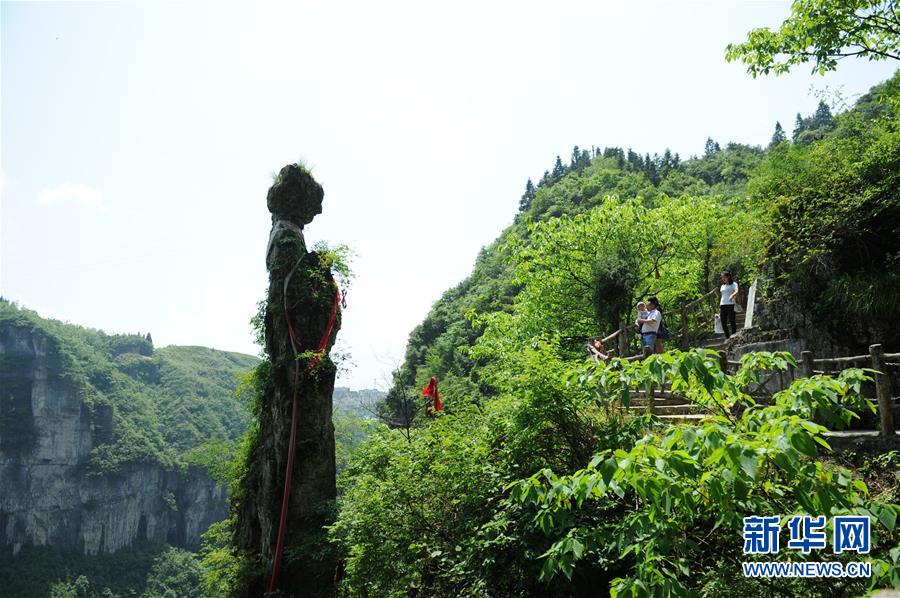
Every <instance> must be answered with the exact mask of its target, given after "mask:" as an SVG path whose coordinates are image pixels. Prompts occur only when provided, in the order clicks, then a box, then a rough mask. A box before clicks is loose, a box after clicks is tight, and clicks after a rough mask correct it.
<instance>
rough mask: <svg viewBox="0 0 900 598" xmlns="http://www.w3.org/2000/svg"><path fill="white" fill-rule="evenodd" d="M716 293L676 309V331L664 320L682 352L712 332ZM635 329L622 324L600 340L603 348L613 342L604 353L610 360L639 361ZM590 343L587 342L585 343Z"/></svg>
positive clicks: (708, 293)
mask: <svg viewBox="0 0 900 598" xmlns="http://www.w3.org/2000/svg"><path fill="white" fill-rule="evenodd" d="M718 292H719V288H718V287H716V288H714V289H712V290H710V291H709V292H707V293H706V294H704V295H702V296H701V297H698V298H697V299H694V300H692V301H689V302H687V303H685V304H683V305H681V307H679V308H678V311H677V312H674V313H678V314H679V315H680V318H681V319H680V321H679V322H678V326H677V328H676V327H674V326H673V325H672V320H671V319H667V318H665V317H664V318H663V321H664V322H665V324H666V327H667V328H668V329H669V332H670V334H671V335H672V338H671V339H670V340H676V341H677V342H678V347H679V348H680V349H682V350H686V349H689V348H690V347H692V346H694V345H696V344H697V343H698V342H699V341H700V340H702V337H703V335H705V334H709V333H710V332H712V331H713V325H714V323H715V318H716V313H718V305H719V303H718ZM637 332H638V327H637V326H635V325H634V324H626V323H625V322H622V323H621V324H620V325H619V329H618V330H616V331H615V332H613V333H611V334H608V335H607V336H605V337H603V338H602V339H601V340H602V341H603V344H604V345H608V344H609V343H612V342H613V341H615V346H612V347H608V348H607V353H608V354H609V355H610V356H613V357H623V358H625V357H627V358H634V357H639V356H640V354H641V345H640V335H639V334H637ZM585 340H589V339H585Z"/></svg>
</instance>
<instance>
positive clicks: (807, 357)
mask: <svg viewBox="0 0 900 598" xmlns="http://www.w3.org/2000/svg"><path fill="white" fill-rule="evenodd" d="M800 367H801V368H802V372H803V377H804V378H812V376H813V370H814V369H815V368H814V367H813V354H812V351H803V352H802V353H800Z"/></svg>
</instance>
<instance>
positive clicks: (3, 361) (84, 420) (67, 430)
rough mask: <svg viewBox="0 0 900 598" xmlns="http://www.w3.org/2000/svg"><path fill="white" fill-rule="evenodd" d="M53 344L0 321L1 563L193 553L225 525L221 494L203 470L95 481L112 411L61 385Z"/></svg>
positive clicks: (74, 385) (130, 471) (134, 468)
mask: <svg viewBox="0 0 900 598" xmlns="http://www.w3.org/2000/svg"><path fill="white" fill-rule="evenodd" d="M56 343H58V340H57V339H54V338H52V337H51V336H50V335H48V334H46V333H45V332H43V331H42V330H41V329H40V328H37V327H34V326H29V325H23V324H21V323H18V324H17V323H14V322H10V321H2V322H0V557H10V556H15V555H16V554H17V553H18V552H19V550H20V549H21V548H22V547H23V546H26V545H35V546H45V545H47V546H54V547H57V548H60V549H63V550H73V551H79V552H83V553H85V554H97V553H101V552H114V551H116V550H118V549H120V548H123V547H126V546H129V545H131V544H132V543H133V542H135V541H137V540H141V539H147V540H153V541H159V542H168V543H170V544H173V545H181V546H196V545H198V544H199V540H200V534H202V533H203V532H204V531H206V528H207V527H208V526H209V524H210V523H213V522H215V521H218V520H220V519H222V518H224V517H225V516H226V514H227V504H226V496H225V492H224V489H223V488H221V487H219V486H217V485H216V484H215V483H214V482H213V481H212V480H211V479H210V477H209V476H208V474H207V473H206V471H205V470H203V469H200V468H189V469H187V471H186V472H184V473H182V472H181V471H179V470H177V469H172V468H165V467H163V466H162V465H161V464H159V463H127V464H126V465H124V466H123V467H121V468H120V469H119V470H118V471H116V472H114V473H107V474H103V475H98V474H97V473H94V472H93V470H92V469H91V468H90V467H89V466H88V459H89V456H90V454H91V451H92V450H93V449H94V448H95V447H96V446H98V445H99V444H101V443H104V442H108V441H109V439H110V438H112V436H113V432H114V429H113V426H114V424H113V422H114V417H113V407H112V406H110V405H108V404H106V405H103V404H100V405H96V406H92V405H89V404H88V403H87V402H86V401H85V396H84V395H85V390H84V388H83V387H81V386H80V385H79V384H78V382H77V381H75V380H73V379H71V378H69V377H67V376H65V375H64V374H65V371H64V368H63V366H62V364H61V361H60V360H59V359H58V356H57V355H56V348H57V347H56V346H55V345H56Z"/></svg>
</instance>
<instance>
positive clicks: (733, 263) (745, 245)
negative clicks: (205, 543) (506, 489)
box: [382, 141, 762, 426]
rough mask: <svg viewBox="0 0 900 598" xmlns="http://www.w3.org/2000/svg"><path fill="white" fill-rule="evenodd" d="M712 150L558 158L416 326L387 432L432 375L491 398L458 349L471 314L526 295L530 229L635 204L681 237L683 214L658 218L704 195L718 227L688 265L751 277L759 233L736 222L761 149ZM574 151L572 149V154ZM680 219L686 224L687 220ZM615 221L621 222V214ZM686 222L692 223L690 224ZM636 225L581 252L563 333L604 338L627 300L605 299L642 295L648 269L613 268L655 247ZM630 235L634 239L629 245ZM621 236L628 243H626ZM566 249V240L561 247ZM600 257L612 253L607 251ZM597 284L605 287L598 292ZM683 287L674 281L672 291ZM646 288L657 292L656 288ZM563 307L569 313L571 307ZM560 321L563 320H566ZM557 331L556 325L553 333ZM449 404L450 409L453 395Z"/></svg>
mask: <svg viewBox="0 0 900 598" xmlns="http://www.w3.org/2000/svg"><path fill="white" fill-rule="evenodd" d="M711 143H712V148H713V149H714V150H715V151H712V149H711V151H710V152H708V154H707V155H705V156H703V157H702V158H692V159H689V160H685V161H682V160H681V159H680V157H679V156H678V155H677V154H676V155H673V154H672V153H671V152H669V151H666V152H664V153H663V155H661V156H660V155H654V156H652V157H651V156H650V155H645V156H641V155H639V154H637V153H635V152H633V151H631V150H628V151H627V152H626V151H624V150H622V149H621V148H616V147H608V148H605V149H603V150H600V149H598V150H596V151H595V153H594V156H590V154H589V153H588V154H587V155H585V153H584V152H583V151H578V159H577V160H573V163H574V164H575V167H572V165H569V166H566V165H565V164H563V163H562V161H561V160H560V161H559V164H558V167H557V168H554V173H553V174H551V173H550V172H549V171H548V172H547V174H546V175H545V177H544V178H543V179H542V180H541V182H540V183H538V184H537V185H532V187H530V188H529V187H528V186H527V185H526V194H525V196H523V203H522V205H521V207H522V209H521V211H520V213H519V214H518V215H517V217H516V220H515V222H514V223H513V225H512V226H510V227H509V228H507V229H506V230H505V231H503V232H502V233H501V235H500V236H499V237H498V239H497V240H496V241H494V243H492V244H491V245H489V246H488V247H485V248H484V249H483V250H482V251H481V252H480V253H479V255H478V258H477V259H476V262H475V267H474V269H473V271H472V274H471V275H470V276H469V277H468V278H466V279H465V280H464V281H462V282H461V283H460V284H459V285H457V286H456V287H454V288H453V289H450V290H448V291H447V292H446V293H445V294H444V295H443V296H442V297H441V298H440V299H439V300H438V301H437V302H436V303H435V304H434V306H433V307H432V309H431V311H430V312H429V314H428V316H427V317H426V318H425V320H424V321H423V322H422V324H421V325H419V326H417V327H416V328H415V329H414V330H413V331H412V332H411V333H410V337H409V342H408V344H407V350H406V356H405V359H404V362H403V364H402V365H401V366H400V368H399V369H398V371H397V372H396V373H395V376H394V385H393V387H392V389H391V391H390V392H389V394H388V397H387V399H386V401H385V403H384V405H383V407H382V415H383V416H384V418H385V419H386V420H388V421H391V422H392V425H403V426H405V425H406V423H410V424H411V423H412V422H414V421H415V419H416V415H415V414H416V413H418V412H419V411H420V410H421V409H420V408H421V402H420V401H419V400H418V398H417V397H418V393H419V391H420V390H421V388H422V386H424V385H425V383H426V382H427V381H428V379H429V378H430V377H431V376H437V377H438V378H439V379H440V380H441V383H442V385H443V384H444V381H445V380H453V381H454V384H457V385H459V387H460V389H461V392H462V393H463V394H466V395H469V396H471V395H472V393H473V391H474V392H475V393H476V394H478V395H486V396H491V395H492V394H494V393H495V389H493V388H491V387H490V385H488V384H485V381H484V380H483V378H482V376H481V372H480V368H481V365H483V364H482V363H480V362H479V361H477V360H475V359H472V358H471V356H470V354H469V353H467V352H466V351H460V350H459V349H460V347H464V348H471V347H472V346H474V344H475V342H476V341H477V339H478V338H479V337H480V336H481V334H482V333H483V331H484V326H483V322H482V320H481V319H476V320H475V322H474V324H475V325H474V326H473V322H472V320H471V318H470V315H471V314H473V313H474V314H494V313H506V312H509V311H510V310H511V309H512V304H513V302H514V298H515V297H516V295H517V294H518V293H519V291H520V290H521V289H522V288H523V277H522V275H521V272H517V270H521V268H522V267H523V266H522V265H521V264H522V261H523V260H522V258H521V256H519V255H517V253H516V252H517V251H519V250H529V251H530V252H531V253H532V254H534V253H537V252H536V250H535V249H534V247H535V246H534V244H533V242H532V235H533V234H534V233H533V229H534V227H536V226H541V225H546V226H551V225H550V224H548V223H549V222H550V221H552V220H553V219H554V218H559V220H560V221H562V222H563V224H561V225H557V226H567V225H566V224H565V223H567V222H569V219H571V218H576V217H578V216H580V215H584V214H588V213H593V211H594V210H597V209H606V210H607V212H604V213H610V208H605V207H604V206H606V205H607V204H613V205H616V204H619V203H626V204H628V206H629V207H623V208H622V209H623V210H629V209H630V210H635V209H637V207H640V206H642V207H643V208H646V209H651V210H652V209H654V208H658V207H661V206H663V205H667V206H669V208H661V209H662V211H661V212H658V213H657V212H654V213H655V214H658V215H659V218H658V219H657V220H655V221H654V222H653V223H652V224H653V226H654V227H656V228H657V229H658V228H659V227H664V230H663V233H664V234H666V235H668V236H669V237H672V236H673V235H674V236H677V237H681V236H682V235H681V233H680V231H679V230H678V227H681V226H683V219H684V217H685V215H686V214H681V215H678V214H675V213H674V212H673V213H672V214H671V216H672V218H673V220H672V221H671V222H666V221H663V220H662V218H665V217H668V216H666V215H665V214H663V212H665V210H666V209H669V210H674V209H675V208H674V207H673V206H674V205H676V204H677V202H678V200H676V199H674V198H682V197H685V196H693V197H701V198H702V199H701V200H699V201H700V202H701V203H702V204H703V206H704V207H702V208H699V209H701V210H704V209H708V208H709V206H713V207H714V210H715V211H716V217H717V218H716V219H715V220H716V223H715V227H717V228H713V229H710V230H707V231H705V234H706V241H708V242H706V243H701V242H699V240H698V239H700V237H698V236H693V237H691V238H692V239H694V240H698V241H697V245H696V246H695V247H694V248H693V249H692V250H691V251H692V254H691V255H692V258H691V259H699V260H700V261H702V262H703V263H706V262H709V263H710V264H712V263H713V262H722V263H721V264H720V263H717V264H715V266H714V267H711V269H710V271H709V272H705V273H703V274H701V275H698V276H700V277H702V278H703V279H704V280H708V279H710V277H711V276H712V274H711V273H712V270H714V269H715V268H718V267H721V266H722V265H727V266H729V267H732V268H735V269H736V270H738V271H739V272H749V271H752V270H753V268H754V266H755V263H756V255H755V253H754V251H756V248H757V247H758V246H759V245H760V236H759V229H758V228H756V227H748V226H745V223H746V222H747V221H752V220H754V219H756V214H755V213H753V212H751V213H749V214H747V215H746V216H745V217H743V216H740V215H739V214H740V211H741V208H740V207H741V205H742V202H741V197H742V194H743V187H744V184H745V182H746V179H747V177H748V176H749V175H750V173H751V172H752V171H753V169H754V168H755V167H756V165H757V164H758V163H759V162H760V160H761V159H762V150H761V149H759V148H754V147H750V146H745V145H741V144H736V143H730V144H727V145H726V147H725V148H720V147H719V146H718V144H715V142H712V141H711ZM575 153H576V152H575V151H574V150H573V156H574V155H575ZM681 203H682V205H687V204H690V200H687V199H684V200H682V202H681ZM688 211H689V210H688ZM642 213H643V212H642ZM687 216H688V217H690V214H687ZM719 216H720V217H719ZM610 217H613V216H610ZM617 217H620V218H624V216H621V215H618V216H617ZM679 218H680V219H681V220H679ZM595 219H596V218H595ZM705 222H709V220H708V219H707V220H705ZM688 223H689V224H690V220H689V221H688ZM639 224H640V223H636V222H632V223H631V224H630V225H629V228H628V232H627V233H626V232H623V233H622V234H621V235H618V238H619V240H620V241H622V244H621V245H616V243H615V237H616V235H617V234H618V233H617V232H616V231H612V232H607V234H608V235H610V236H611V237H613V238H610V239H607V240H601V241H600V242H599V243H598V244H597V246H596V247H594V246H589V247H587V251H588V254H589V255H588V256H586V257H585V256H579V260H580V262H581V263H584V264H587V265H588V266H589V268H588V269H587V270H584V271H583V272H582V276H583V277H584V278H585V282H586V283H587V284H582V285H580V286H581V287H582V289H583V291H582V292H583V294H584V295H585V297H583V298H582V297H581V296H580V295H579V302H578V303H577V305H578V308H579V309H578V312H577V314H578V315H577V317H576V319H577V323H576V324H575V325H573V326H569V327H570V328H577V329H578V332H577V334H595V333H596V332H597V329H598V328H601V329H602V330H603V331H604V332H608V331H609V330H608V328H607V325H608V319H609V318H610V315H611V314H612V313H613V312H620V313H621V309H622V304H623V301H624V299H623V300H622V301H610V299H611V296H612V295H613V294H618V295H620V296H621V295H625V294H629V295H631V294H632V293H642V292H644V291H645V290H646V289H645V288H644V287H646V285H644V287H642V288H638V289H632V288H631V286H632V285H633V284H637V282H640V281H642V280H645V277H646V274H647V270H646V266H647V265H646V264H645V263H644V264H641V265H640V266H634V265H633V264H632V263H630V262H629V263H620V262H619V261H618V260H617V258H619V257H621V258H624V259H628V258H629V257H631V258H634V257H635V256H638V257H640V256H645V255H646V254H647V251H646V250H644V249H643V248H641V247H640V245H644V244H645V243H644V241H645V240H648V239H649V241H650V243H646V244H647V245H648V246H654V245H656V246H657V247H658V246H659V244H655V243H654V239H653V237H654V235H655V234H656V232H657V230H655V229H653V228H650V229H646V228H645V229H644V230H643V231H640V232H642V233H643V236H641V237H640V242H639V243H637V245H635V243H636V241H635V239H634V235H635V234H638V233H636V229H637V228H638V226H639ZM539 230H540V229H539ZM628 234H631V235H632V236H631V237H628V236H627V235H628ZM686 236H687V235H686ZM710 237H712V238H710ZM626 238H627V240H628V244H627V245H626V244H624V240H625V239H626ZM563 241H566V242H567V241H568V240H567V239H565V240H564V239H561V240H560V242H563ZM713 241H715V242H716V248H715V250H714V251H713V248H712V246H711V245H710V244H711V243H713ZM586 245H590V239H587V238H583V239H578V246H577V249H578V250H579V251H583V250H584V247H585V246H586ZM610 248H612V250H610ZM604 250H607V251H609V252H608V253H605V252H604ZM695 251H700V252H701V254H700V255H699V256H698V255H695V254H694V252H695ZM571 253H572V252H570V257H571ZM707 254H708V255H707ZM547 259H548V260H552V259H556V260H557V262H559V263H562V259H561V258H559V257H558V256H557V257H556V258H554V257H553V256H547ZM663 259H664V260H665V259H667V258H663ZM623 273H624V274H628V275H630V276H632V277H635V278H638V279H640V281H637V282H635V281H632V284H629V285H623V284H620V282H621V281H620V279H619V275H620V274H623ZM670 274H671V276H670V277H669V278H670V280H674V277H675V272H674V271H670ZM654 275H655V272H654ZM562 276H563V272H554V273H553V277H554V278H556V279H558V278H562ZM698 276H694V277H692V278H691V277H689V278H688V279H687V282H688V283H690V284H693V285H694V286H695V287H696V288H694V287H691V292H694V291H696V290H699V287H700V286H701V285H700V280H699V279H698ZM603 281H606V284H602V283H603ZM626 282H627V281H626ZM681 282H682V281H680V280H679V284H680V283H681ZM576 284H577V283H576ZM651 286H652V288H661V287H662V286H663V285H661V284H660V285H651ZM704 290H708V289H704ZM673 291H674V289H673ZM678 292H679V291H674V292H672V293H670V294H671V295H675V294H678ZM570 294H571V293H570ZM582 299H583V300H582ZM569 305H570V306H571V305H575V302H572V303H570V304H569ZM607 307H612V309H607ZM558 317H559V318H560V319H562V318H563V314H559V316H558ZM558 328H559V326H557V327H555V328H553V330H557V329H558ZM463 389H465V390H463ZM447 396H448V398H449V400H451V401H453V400H454V397H455V396H456V395H455V394H452V395H451V394H448V395H447ZM410 415H411V417H410Z"/></svg>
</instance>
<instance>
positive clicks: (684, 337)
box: [681, 303, 688, 351]
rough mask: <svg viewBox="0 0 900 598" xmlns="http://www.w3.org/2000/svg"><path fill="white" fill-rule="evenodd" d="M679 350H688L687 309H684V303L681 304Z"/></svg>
mask: <svg viewBox="0 0 900 598" xmlns="http://www.w3.org/2000/svg"><path fill="white" fill-rule="evenodd" d="M681 350H682V351H687V350H688V337H687V307H685V305H684V303H682V304H681Z"/></svg>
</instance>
